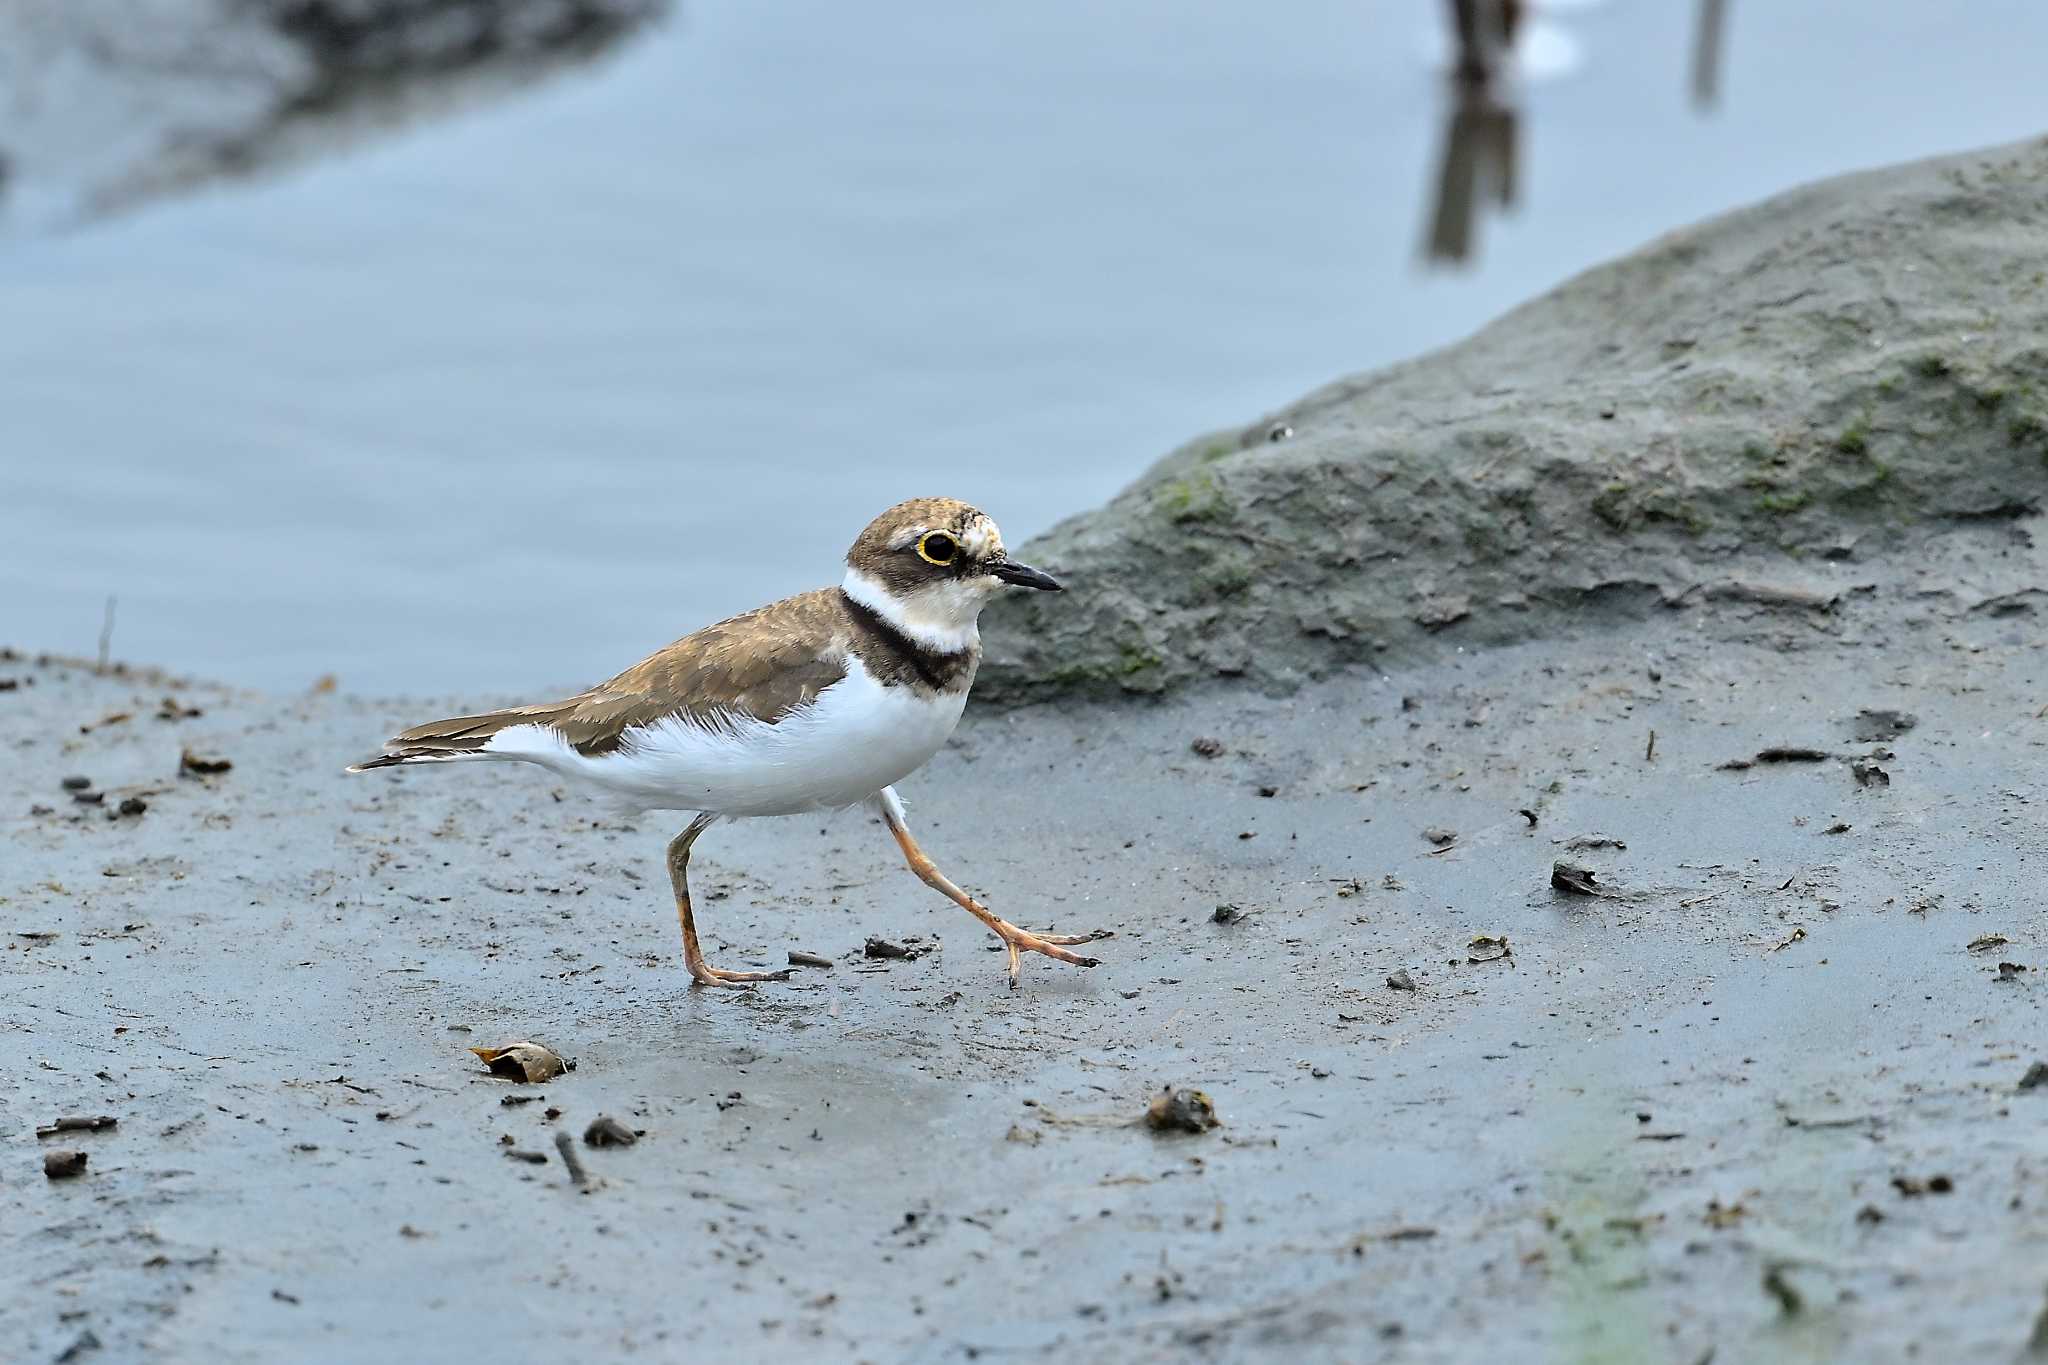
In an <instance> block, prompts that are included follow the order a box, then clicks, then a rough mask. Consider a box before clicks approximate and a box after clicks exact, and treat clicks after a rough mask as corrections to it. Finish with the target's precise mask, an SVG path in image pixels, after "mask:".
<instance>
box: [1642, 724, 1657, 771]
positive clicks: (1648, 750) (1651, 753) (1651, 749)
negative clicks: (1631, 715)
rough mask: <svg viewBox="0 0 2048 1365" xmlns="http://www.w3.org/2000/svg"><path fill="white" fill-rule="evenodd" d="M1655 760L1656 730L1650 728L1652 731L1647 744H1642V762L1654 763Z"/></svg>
mask: <svg viewBox="0 0 2048 1365" xmlns="http://www.w3.org/2000/svg"><path fill="white" fill-rule="evenodd" d="M1656 761H1657V732H1656V731H1655V730H1652V731H1650V742H1649V743H1648V744H1645V745H1644V746H1643V762H1645V763H1655V762H1656Z"/></svg>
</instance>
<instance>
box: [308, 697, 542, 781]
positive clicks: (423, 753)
mask: <svg viewBox="0 0 2048 1365" xmlns="http://www.w3.org/2000/svg"><path fill="white" fill-rule="evenodd" d="M574 705H575V703H574V702H549V703H544V704H542V705H539V706H511V707H507V708H506V709H505V710H503V711H486V712H483V713H482V714H480V715H474V716H451V717H449V718H448V719H446V720H430V721H428V722H427V723H426V724H425V725H415V726H413V727H412V728H411V729H410V730H401V731H400V732H399V733H398V734H396V735H394V736H393V737H392V738H390V739H388V740H386V741H385V742H384V752H383V753H381V754H378V755H377V756H376V757H374V758H366V759H364V760H363V761H362V762H360V763H351V764H349V766H348V771H349V772H352V773H361V772H368V771H369V770H370V769H372V768H397V767H403V766H404V765H406V764H408V763H448V762H451V761H453V760H455V759H459V758H485V757H495V755H490V754H487V753H486V752H485V751H486V750H487V749H488V747H489V745H490V742H491V740H492V739H493V738H494V737H495V736H496V735H497V733H498V732H499V731H500V730H507V729H510V728H511V727H512V726H515V725H534V724H544V723H545V722H547V721H548V720H550V719H552V718H553V717H555V716H556V715H559V714H560V713H561V712H563V711H565V710H567V709H569V708H571V707H573V706H574Z"/></svg>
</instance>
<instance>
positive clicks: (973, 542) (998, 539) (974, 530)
mask: <svg viewBox="0 0 2048 1365" xmlns="http://www.w3.org/2000/svg"><path fill="white" fill-rule="evenodd" d="M960 543H961V545H963V546H965V547H966V550H967V555H968V558H970V559H993V558H995V557H996V556H998V555H1000V554H1002V552H1003V533H1002V532H1001V531H998V530H997V529H996V524H995V523H994V522H992V521H990V520H989V519H988V518H987V517H976V518H975V519H974V520H973V521H970V522H968V523H967V529H966V530H965V531H963V532H961V533H960Z"/></svg>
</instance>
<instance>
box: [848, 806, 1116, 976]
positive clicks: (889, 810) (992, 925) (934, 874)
mask: <svg viewBox="0 0 2048 1365" xmlns="http://www.w3.org/2000/svg"><path fill="white" fill-rule="evenodd" d="M875 807H876V809H878V810H879V811H880V812H881V814H882V823H883V824H885V825H887V826H888V827H889V833H891V834H893V835H895V836H896V846H897V847H898V848H900V849H902V850H903V860H904V861H905V862H906V863H909V864H910V870H911V871H912V872H915V873H916V874H917V877H918V880H919V881H921V882H923V883H924V884H925V885H926V886H929V887H931V888H932V889H933V890H934V891H938V892H941V893H943V894H944V895H945V896H946V897H947V898H948V899H949V900H951V901H952V902H953V903H954V904H955V905H957V906H959V907H960V908H961V909H962V910H965V911H966V912H967V913H968V914H970V915H972V916H974V917H975V918H976V919H978V920H980V921H981V922H982V923H983V924H986V925H987V926H988V927H989V929H990V930H991V931H993V932H994V934H995V935H996V937H997V938H1000V939H1001V940H1002V941H1003V946H1004V947H1005V948H1008V949H1009V950H1010V989H1011V990H1015V989H1016V988H1017V973H1018V972H1019V971H1020V970H1021V969H1022V968H1023V965H1024V958H1023V955H1024V954H1025V953H1044V954H1045V955H1046V956H1047V957H1053V958H1058V959H1059V960H1060V961H1061V962H1071V963H1073V964H1074V965H1075V966H1076V967H1093V966H1095V965H1097V963H1098V961H1099V959H1097V958H1092V957H1082V956H1081V955H1080V954H1079V953H1070V952H1068V951H1067V949H1066V946H1065V945H1070V944H1075V943H1092V942H1094V941H1095V939H1096V938H1098V937H1099V935H1096V934H1034V933H1032V932H1031V931H1030V930H1028V929H1019V928H1018V927H1017V926H1016V925H1014V924H1012V923H1010V922H1009V921H1008V920H1006V919H1001V918H998V917H997V916H996V914H995V913H994V912H993V911H991V910H990V909H989V908H988V907H987V906H985V905H983V904H982V903H981V902H979V901H977V900H975V899H974V897H972V896H970V895H968V894H967V893H966V892H965V891H962V890H961V889H960V888H959V887H957V886H955V885H953V882H952V880H951V879H950V878H948V877H947V876H946V874H945V873H943V872H941V871H939V869H938V865H937V864H936V863H934V862H933V861H932V860H931V859H930V858H929V857H927V856H925V851H924V850H923V849H921V848H919V847H918V846H917V840H915V839H913V838H911V837H910V826H909V825H907V824H905V823H904V820H903V804H902V802H900V801H898V800H897V799H896V793H895V792H894V791H893V790H891V789H890V788H888V787H884V788H882V790H881V793H880V795H878V796H877V797H876V798H875Z"/></svg>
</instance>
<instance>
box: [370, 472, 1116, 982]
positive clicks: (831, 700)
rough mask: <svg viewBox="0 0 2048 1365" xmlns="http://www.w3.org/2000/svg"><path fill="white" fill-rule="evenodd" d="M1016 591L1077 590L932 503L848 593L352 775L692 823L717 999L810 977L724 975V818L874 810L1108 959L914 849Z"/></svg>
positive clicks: (779, 609) (920, 865)
mask: <svg viewBox="0 0 2048 1365" xmlns="http://www.w3.org/2000/svg"><path fill="white" fill-rule="evenodd" d="M1012 588H1024V589H1034V590H1037V591H1041V592H1061V591H1064V587H1063V585H1062V584H1061V583H1060V582H1059V581H1058V580H1057V579H1055V578H1054V577H1053V576H1052V575H1050V574H1048V573H1045V572H1043V571H1041V570H1039V569H1034V568H1032V567H1031V566H1029V565H1027V564H1022V563H1019V562H1018V561H1016V560H1014V559H1012V558H1011V557H1010V556H1009V554H1008V552H1007V551H1006V550H1005V549H1004V547H1003V536H1002V532H1001V531H1000V530H999V529H998V528H997V526H996V524H995V522H994V521H992V520H990V519H989V518H988V516H987V515H985V514H984V513H982V512H981V511H980V510H979V509H977V508H975V507H972V506H970V505H968V504H967V503H965V502H961V501H959V500H958V499H954V498H913V499H911V500H909V501H907V502H900V503H898V504H896V505H895V506H894V507H891V508H889V509H888V510H887V511H885V512H883V513H882V514H881V515H880V516H878V517H876V518H875V519H874V520H873V521H872V522H870V523H868V525H867V528H866V529H865V530H863V531H862V532H861V533H860V535H859V536H858V537H857V538H855V540H854V542H853V545H852V547H851V548H850V549H848V550H847V552H846V569H845V574H844V576H843V577H842V578H841V579H840V581H839V583H838V585H837V586H835V587H829V588H819V589H816V590H814V591H811V592H806V593H800V594H798V595H797V596H795V597H788V598H784V599H782V600H781V601H779V602H772V603H770V604H769V605H767V606H764V607H758V608H756V609H754V610H753V611H749V612H744V613H742V614H741V615H738V616H734V617H732V618H730V619H728V620H724V621H720V622H718V623H717V624H715V625H710V626H706V627H704V628H703V629H701V630H698V631H696V632H694V633H692V634H690V635H686V636H684V637H683V638H682V639H680V640H677V641H676V642H675V643H673V644H671V645H668V646H665V647H664V648H662V649H658V650H656V651H655V652H654V653H652V654H650V655H648V656H647V657H646V658H645V659H642V660H641V661H640V662H639V663H637V664H634V665H633V666H632V667H631V668H628V669H627V670H625V671H624V672H623V673H620V674H618V675H617V676H616V677H613V678H611V679H609V680H608V681H605V682H602V683H599V684H598V685H597V686H595V687H592V688H590V689H588V690H587V691H583V692H579V693H577V694H576V695H575V696H573V697H566V698H564V699H562V700H560V701H547V702H536V703H532V704H529V705H524V706H509V707H506V708H505V709H503V710H499V711H486V712H483V713H481V714H478V715H470V716H453V717H450V718H448V719H446V720H434V721H428V722H427V723H426V724H424V725H415V726H413V727H412V728H410V729H408V730H403V731H401V732H399V733H398V734H397V735H395V736H394V737H392V738H391V739H390V740H387V741H386V742H385V744H384V748H383V752H381V753H379V754H377V755H376V756H374V757H372V758H367V759H364V760H363V761H362V762H360V763H354V764H351V765H349V767H348V771H349V772H352V773H360V772H367V771H370V770H372V769H378V768H397V767H413V766H416V765H423V764H432V763H475V762H479V761H507V760H509V761H513V762H520V763H528V764H534V765H538V766H539V767H542V768H545V769H547V770H549V771H550V772H553V773H555V774H557V775H558V776H561V777H564V778H568V779H571V780H573V781H575V782H578V783H580V784H582V785H584V786H586V787H590V788H595V789H596V790H597V791H598V792H599V793H601V794H603V795H605V796H608V797H610V798H611V799H612V801H613V802H614V804H615V805H617V806H621V807H623V808H624V809H626V810H630V811H635V812H644V811H671V812H688V813H689V814H690V816H691V818H690V820H689V822H688V824H686V825H685V826H684V828H683V829H682V831H681V832H680V833H678V834H677V835H676V836H675V838H674V839H673V840H671V841H670V843H669V845H668V872H669V882H670V884H671V887H672V889H673V890H674V892H675V903H676V917H677V919H678V920H679V921H680V922H681V925H682V934H683V964H684V966H685V967H686V968H687V969H688V971H689V974H690V978H691V981H692V982H693V983H694V984H696V985H701V986H736V987H748V986H751V985H752V984H753V983H756V982H761V981H780V980H785V979H787V978H788V977H789V976H790V974H791V973H790V971H788V970H786V969H785V970H781V971H769V972H753V971H727V970H725V969H722V968H719V967H714V966H711V965H710V964H709V963H707V962H706V961H705V960H704V953H703V950H702V948H701V947H700V946H699V944H698V941H697V925H696V918H695V915H694V912H693V910H692V907H691V903H690V885H689V866H690V851H691V849H692V848H693V847H694V846H695V844H696V842H697V839H698V836H700V835H701V834H703V833H704V831H705V830H707V829H709V828H710V827H711V826H712V825H714V824H717V823H718V822H719V821H721V820H739V819H748V818H755V817H761V816H774V815H795V814H799V813H803V812H807V811H819V810H834V809H845V808H851V807H856V806H863V805H864V806H866V807H867V808H869V809H870V810H872V811H873V812H874V813H875V814H877V815H879V816H880V817H881V821H882V824H883V825H884V827H886V828H887V830H888V831H889V833H890V834H891V835H892V836H893V837H894V839H895V841H896V846H897V848H898V850H899V851H900V852H901V854H902V857H903V860H904V862H905V863H906V864H907V865H908V866H909V868H910V870H911V871H912V872H914V873H916V874H917V876H918V878H919V879H920V880H921V881H923V882H924V883H925V884H926V885H927V886H930V887H932V888H933V889H935V890H937V891H939V892H941V893H942V894H944V895H945V896H947V897H948V898H950V899H951V900H953V901H954V902H955V903H956V904H958V905H959V906H960V907H961V908H963V909H965V910H966V911H967V912H968V913H969V914H971V915H973V916H974V917H975V918H976V919H978V920H980V921H981V923H982V924H984V925H985V926H987V927H988V928H989V929H990V930H991V931H992V932H994V934H995V935H996V936H997V938H999V939H1000V940H1001V941H1002V943H1003V946H1004V947H1005V948H1007V949H1008V951H1009V975H1010V987H1011V989H1013V990H1014V989H1016V987H1017V981H1018V975H1019V972H1020V971H1021V969H1022V962H1023V957H1022V955H1023V954H1024V953H1027V952H1029V953H1042V954H1044V955H1045V956H1047V957H1050V958H1054V959H1057V960H1058V961H1061V962H1066V963H1071V964H1073V965H1074V966H1078V967H1093V966H1097V965H1098V959H1096V958H1093V957H1084V956H1082V955H1080V954H1078V953H1075V952H1073V951H1072V949H1073V948H1075V947H1077V946H1079V945H1081V944H1084V943H1089V942H1092V941H1094V940H1095V939H1096V938H1098V937H1101V936H1102V935H1100V934H1099V933H1087V934H1037V933H1032V932H1031V931H1029V930H1027V929H1020V928H1018V927H1017V926H1016V925H1014V924H1012V923H1010V922H1009V921H1008V920H1005V919H1002V918H1000V917H999V916H997V915H996V914H995V913H994V912H993V911H991V910H990V909H989V908H988V907H987V906H985V905H983V904H982V903H981V902H980V901H977V900H976V899H974V898H973V897H972V896H970V895H968V894H967V893H966V892H965V891H963V890H961V889H960V887H959V886H958V885H957V884H955V883H954V882H953V881H952V880H951V879H950V878H948V877H947V876H946V874H945V873H943V872H941V871H940V870H939V868H938V866H937V864H935V863H934V862H933V861H932V860H931V858H930V857H929V856H928V855H927V854H926V853H925V852H924V850H923V849H922V848H920V847H919V846H918V843H917V840H916V839H915V838H914V837H912V835H911V832H910V826H909V825H908V823H906V820H905V817H904V808H903V802H902V800H901V798H899V797H898V796H897V794H896V790H895V787H896V784H897V783H898V782H901V781H902V780H903V779H904V778H906V777H908V776H909V775H910V774H912V773H913V772H915V771H917V769H919V768H920V767H922V766H923V765H924V764H925V762H926V760H928V759H930V758H931V757H932V755H933V754H936V753H937V752H938V751H939V749H940V748H941V747H943V746H944V744H945V743H946V740H947V739H948V738H949V737H950V736H951V735H952V733H953V729H954V727H955V726H956V725H958V724H959V722H960V716H961V712H962V710H963V709H964V708H965V706H966V704H967V694H968V690H969V689H970V688H971V687H972V686H973V685H974V675H975V671H976V670H977V668H978V667H979V666H980V663H981V629H980V617H981V611H982V608H983V607H984V606H985V605H986V604H987V603H988V602H989V601H990V600H991V599H992V598H993V597H994V596H995V595H996V594H997V593H999V592H1003V591H1006V590H1008V589H1012Z"/></svg>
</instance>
